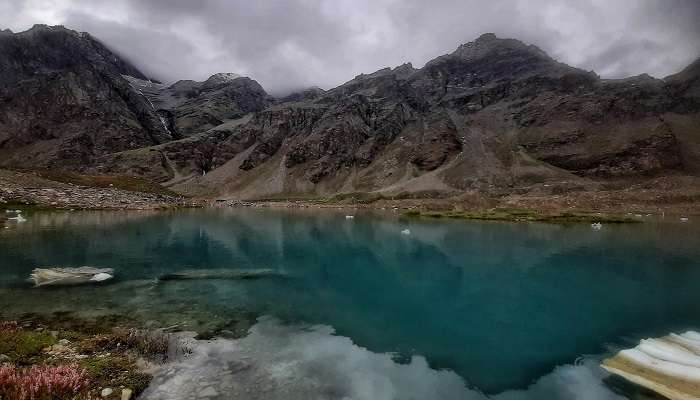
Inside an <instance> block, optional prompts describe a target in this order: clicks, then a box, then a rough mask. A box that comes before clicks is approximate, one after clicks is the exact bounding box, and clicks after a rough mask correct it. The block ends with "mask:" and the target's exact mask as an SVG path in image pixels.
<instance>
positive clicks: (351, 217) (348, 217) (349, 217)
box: [345, 215, 355, 219]
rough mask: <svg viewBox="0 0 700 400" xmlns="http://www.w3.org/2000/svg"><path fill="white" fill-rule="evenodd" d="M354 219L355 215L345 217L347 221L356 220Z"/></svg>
mask: <svg viewBox="0 0 700 400" xmlns="http://www.w3.org/2000/svg"><path fill="white" fill-rule="evenodd" d="M354 218H355V216H354V215H346V216H345V219H354Z"/></svg>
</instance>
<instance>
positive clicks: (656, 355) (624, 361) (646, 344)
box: [602, 331, 700, 400]
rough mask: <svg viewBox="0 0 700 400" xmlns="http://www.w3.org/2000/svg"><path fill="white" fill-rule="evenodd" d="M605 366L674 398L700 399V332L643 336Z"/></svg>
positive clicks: (606, 362)
mask: <svg viewBox="0 0 700 400" xmlns="http://www.w3.org/2000/svg"><path fill="white" fill-rule="evenodd" d="M602 367H603V368H605V369H606V370H608V371H609V372H611V373H613V374H617V375H619V376H622V377H623V378H625V379H627V380H629V381H631V382H634V383H636V384H638V385H640V386H643V387H645V388H647V389H651V390H653V391H655V392H657V393H659V394H661V395H663V396H666V397H668V398H669V399H671V400H687V399H698V398H700V333H697V332H694V331H689V332H685V333H682V334H675V333H671V334H670V335H668V336H665V337H663V338H659V339H643V340H641V341H640V343H639V345H638V346H636V347H635V348H633V349H626V350H622V351H620V352H619V353H617V354H616V355H615V356H614V357H612V358H609V359H607V360H605V361H604V362H603V364H602Z"/></svg>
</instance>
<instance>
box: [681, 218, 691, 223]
mask: <svg viewBox="0 0 700 400" xmlns="http://www.w3.org/2000/svg"><path fill="white" fill-rule="evenodd" d="M688 221H690V220H689V219H688V218H687V217H681V222H688Z"/></svg>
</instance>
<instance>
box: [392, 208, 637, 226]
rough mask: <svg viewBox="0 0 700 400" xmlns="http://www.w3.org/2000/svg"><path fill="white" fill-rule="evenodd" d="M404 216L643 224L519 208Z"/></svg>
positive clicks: (619, 218)
mask: <svg viewBox="0 0 700 400" xmlns="http://www.w3.org/2000/svg"><path fill="white" fill-rule="evenodd" d="M403 215H404V216H406V217H413V218H421V217H422V218H453V219H473V220H485V221H513V222H545V223H553V224H574V223H594V222H600V223H605V224H621V223H637V222H641V221H640V220H638V219H632V218H628V217H624V216H620V215H611V214H601V213H583V212H581V213H571V212H563V213H540V212H537V211H533V210H527V209H518V208H494V209H490V210H483V211H408V212H406V213H404V214H403Z"/></svg>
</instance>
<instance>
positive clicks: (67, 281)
mask: <svg viewBox="0 0 700 400" xmlns="http://www.w3.org/2000/svg"><path fill="white" fill-rule="evenodd" d="M113 276H114V270H113V269H111V268H94V267H79V268H36V269H34V270H33V271H32V274H31V275H30V276H29V281H30V282H34V285H35V287H39V286H64V285H80V284H84V283H94V282H103V281H105V280H108V279H111V278H112V277H113Z"/></svg>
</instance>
